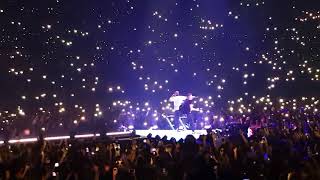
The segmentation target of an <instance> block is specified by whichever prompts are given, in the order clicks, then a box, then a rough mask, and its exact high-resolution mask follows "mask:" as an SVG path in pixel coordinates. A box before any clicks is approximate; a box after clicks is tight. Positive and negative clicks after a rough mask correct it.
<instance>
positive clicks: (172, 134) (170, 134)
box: [0, 129, 219, 145]
mask: <svg viewBox="0 0 320 180" xmlns="http://www.w3.org/2000/svg"><path fill="white" fill-rule="evenodd" d="M213 131H219V129H215V130H213ZM149 134H151V135H152V137H155V136H157V135H158V136H160V138H162V137H164V136H167V139H171V138H175V139H176V140H179V139H181V138H182V139H184V138H185V137H186V136H187V135H193V136H194V137H195V138H198V137H199V136H200V135H205V134H207V131H206V130H195V131H191V130H135V134H133V131H126V132H109V133H106V136H108V137H111V138H115V139H122V138H126V139H130V137H132V135H134V136H139V137H141V138H144V137H147V136H148V135H149ZM94 137H100V134H99V133H97V134H77V135H75V136H74V138H75V139H84V138H94ZM70 138H71V137H70V136H69V135H65V136H47V137H44V140H45V141H55V140H61V139H70ZM36 141H38V138H37V137H31V138H30V137H29V138H21V139H19V138H17V139H10V140H9V141H8V143H9V144H15V143H30V142H36ZM1 144H4V141H2V140H0V145H1Z"/></svg>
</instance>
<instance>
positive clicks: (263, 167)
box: [0, 120, 320, 180]
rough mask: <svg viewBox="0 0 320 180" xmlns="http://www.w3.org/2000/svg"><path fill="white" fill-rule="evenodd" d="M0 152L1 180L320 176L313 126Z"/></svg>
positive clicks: (319, 142)
mask: <svg viewBox="0 0 320 180" xmlns="http://www.w3.org/2000/svg"><path fill="white" fill-rule="evenodd" d="M42 139H43V138H41V137H40V138H39V141H37V142H36V143H26V144H9V143H6V144H3V145H2V146H1V147H0V179H68V180H71V179H75V180H80V179H94V180H97V179H136V180H143V179H146V180H152V179H185V180H189V179H190V180H191V179H240V180H244V179H290V180H293V179H306V180H313V179H315V180H316V179H320V171H319V166H320V162H319V160H320V158H319V154H318V153H319V150H320V129H319V124H318V121H316V120H313V121H308V122H306V123H303V122H302V121H300V122H299V121H298V122H297V123H295V124H294V126H293V127H292V128H290V127H289V128H288V126H285V125H284V124H280V123H278V124H271V123H269V124H268V125H263V126H261V127H259V128H255V129H254V130H253V133H252V135H251V136H249V137H248V135H247V132H245V131H244V130H243V128H241V126H240V125H233V126H228V127H226V128H225V129H223V131H222V132H218V131H217V132H214V131H211V130H208V131H207V134H206V135H200V136H199V138H198V139H196V138H194V136H193V135H188V136H187V137H186V138H185V139H180V140H175V139H167V137H162V138H160V137H159V136H155V137H152V136H151V135H149V136H148V137H145V138H144V137H133V136H132V137H129V138H127V139H118V140H117V139H110V138H107V137H99V139H86V140H83V139H82V140H81V139H73V138H71V139H69V140H60V141H44V140H42Z"/></svg>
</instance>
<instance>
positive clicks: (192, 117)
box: [180, 93, 199, 131]
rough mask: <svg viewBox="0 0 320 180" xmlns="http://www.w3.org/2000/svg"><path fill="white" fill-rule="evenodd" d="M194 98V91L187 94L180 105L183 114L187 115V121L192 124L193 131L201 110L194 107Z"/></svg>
mask: <svg viewBox="0 0 320 180" xmlns="http://www.w3.org/2000/svg"><path fill="white" fill-rule="evenodd" d="M194 98H195V96H193V95H192V93H189V94H188V96H187V99H186V100H185V101H184V102H183V103H182V105H181V106H180V112H181V114H186V115H187V122H188V123H189V125H190V129H191V130H193V131H194V130H195V126H196V119H197V115H198V112H199V109H198V108H194V104H193V99H194Z"/></svg>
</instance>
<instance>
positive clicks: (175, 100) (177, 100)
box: [169, 91, 187, 129]
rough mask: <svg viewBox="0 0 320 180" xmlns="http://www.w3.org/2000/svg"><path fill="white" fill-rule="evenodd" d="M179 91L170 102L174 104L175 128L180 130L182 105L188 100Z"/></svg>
mask: <svg viewBox="0 0 320 180" xmlns="http://www.w3.org/2000/svg"><path fill="white" fill-rule="evenodd" d="M179 94H180V93H179V91H175V92H174V93H173V95H172V96H171V97H170V98H169V102H173V111H174V122H173V123H174V127H175V128H176V129H178V128H179V117H180V115H181V112H180V111H179V108H180V106H181V104H182V103H183V102H184V101H185V100H186V99H187V97H186V96H180V95H179Z"/></svg>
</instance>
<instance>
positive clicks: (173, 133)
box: [136, 130, 207, 140]
mask: <svg viewBox="0 0 320 180" xmlns="http://www.w3.org/2000/svg"><path fill="white" fill-rule="evenodd" d="M150 133H151V134H152V137H155V136H157V135H158V136H160V137H161V138H162V137H163V136H167V139H170V138H175V139H176V140H179V139H181V138H183V139H184V138H185V137H186V136H187V135H190V134H191V135H193V136H194V137H195V138H198V137H199V136H200V135H204V134H207V131H206V130H195V131H194V132H192V131H191V130H181V131H177V130H136V135H139V136H141V137H146V136H147V135H148V134H150Z"/></svg>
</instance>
